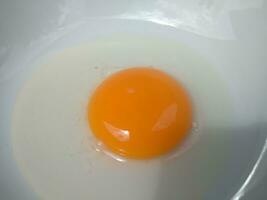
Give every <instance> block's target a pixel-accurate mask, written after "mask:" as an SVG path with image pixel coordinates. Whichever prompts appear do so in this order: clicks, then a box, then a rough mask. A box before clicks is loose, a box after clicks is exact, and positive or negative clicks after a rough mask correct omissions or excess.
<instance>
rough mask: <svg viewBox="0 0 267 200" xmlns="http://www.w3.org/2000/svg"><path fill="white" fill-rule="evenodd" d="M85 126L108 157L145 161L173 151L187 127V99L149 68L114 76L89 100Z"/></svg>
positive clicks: (189, 111)
mask: <svg viewBox="0 0 267 200" xmlns="http://www.w3.org/2000/svg"><path fill="white" fill-rule="evenodd" d="M88 120H89V125H90V127H91V129H92V131H93V133H94V135H95V136H96V137H97V138H98V139H99V140H100V141H101V142H102V143H103V144H104V145H105V146H106V147H107V148H108V149H109V150H110V151H111V152H113V153H116V154H119V155H121V156H125V157H128V158H135V159H148V158H152V157H155V156H159V155H162V154H165V153H167V152H169V151H170V150H172V149H173V148H175V147H176V146H177V145H178V144H179V143H181V142H182V140H183V139H184V138H185V137H186V135H187V134H188V132H189V130H190V128H191V125H192V107H191V103H190V99H189V97H188V95H187V93H186V91H185V89H184V88H183V87H182V86H181V84H180V83H179V82H177V81H176V80H174V79H173V78H172V77H170V76H169V75H167V74H166V73H164V72H162V71H159V70H156V69H153V68H148V67H135V68H129V69H126V70H122V71H119V72H117V73H115V74H113V75H111V76H110V77H108V78H107V79H106V80H104V81H103V82H102V83H101V84H100V85H99V86H98V87H97V88H96V90H95V92H94V93H93V95H92V96H91V98H90V100H89V106H88Z"/></svg>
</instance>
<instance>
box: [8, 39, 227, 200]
mask: <svg viewBox="0 0 267 200" xmlns="http://www.w3.org/2000/svg"><path fill="white" fill-rule="evenodd" d="M132 66H152V67H156V68H159V69H162V70H163V71H166V72H167V73H169V74H171V75H172V76H173V77H175V78H177V79H178V80H180V81H181V82H182V83H183V85H184V86H185V88H186V89H187V90H188V92H189V94H190V95H191V98H192V101H193V106H194V117H195V123H196V124H197V131H196V130H194V133H192V136H191V137H190V138H189V139H188V140H187V141H186V142H185V143H184V145H183V147H181V148H178V149H177V150H176V152H174V153H172V154H170V155H169V156H166V157H164V158H158V159H153V160H149V161H128V162H125V163H119V162H116V161H114V160H113V159H110V158H109V157H108V156H107V155H106V154H103V153H101V152H100V153H99V152H96V151H95V149H94V145H95V141H94V138H93V136H92V133H91V131H90V129H89V127H88V124H87V117H86V114H87V104H88V99H89V97H90V94H91V93H92V91H93V90H94V88H95V87H96V86H97V84H99V83H100V82H101V81H102V80H103V79H104V78H105V77H106V76H108V75H109V74H111V73H113V72H115V71H117V70H120V69H124V68H126V67H132ZM222 108H223V109H222ZM230 121H231V102H230V97H229V94H228V93H227V89H226V86H225V85H224V83H223V81H222V80H221V77H220V76H219V75H218V73H217V72H216V70H215V68H214V67H212V65H210V64H209V63H207V62H206V61H205V60H204V59H202V58H201V57H200V56H198V55H197V54H196V53H194V52H193V51H192V50H190V49H189V48H187V47H185V46H184V45H181V44H179V43H177V42H174V41H170V40H167V39H164V38H153V37H152V38H151V37H150V38H149V37H143V36H132V35H127V36H126V35H124V36H122V35H119V36H113V37H110V38H102V39H98V40H95V41H91V42H88V43H85V44H80V45H78V46H74V47H70V48H68V49H65V50H64V51H62V52H60V53H57V54H55V55H54V56H51V57H50V58H49V59H47V61H46V62H45V63H44V64H43V65H41V66H39V67H38V68H37V69H36V70H35V72H33V74H32V76H31V77H30V79H29V80H28V81H27V82H26V83H25V85H24V86H23V88H22V89H21V91H20V94H19V95H18V98H17V102H16V105H15V108H14V114H13V125H12V129H13V130H12V143H13V149H14V155H15V158H16V160H17V162H18V165H19V167H20V169H21V172H22V173H23V174H24V176H25V177H26V179H27V181H28V183H29V184H30V185H31V186H32V188H33V189H34V190H35V191H36V193H37V194H38V195H39V196H40V197H41V198H43V199H57V200H60V199H64V200H67V199H79V200H82V199H92V200H94V199H96V200H104V199H127V200H131V199H132V200H136V199H139V200H150V199H151V200H152V199H155V196H157V193H158V191H159V188H161V187H164V186H163V185H164V184H167V185H169V184H170V185H171V186H166V187H168V188H170V189H169V190H166V194H165V195H174V198H184V199H194V197H196V196H201V195H203V193H205V191H206V190H207V188H209V187H210V186H211V185H213V184H214V183H215V180H216V175H217V174H218V173H219V172H220V170H221V165H222V164H223V163H225V161H226V159H227V155H228V154H227V152H229V148H231V146H229V145H228V144H227V143H222V142H221V141H219V140H218V141H217V140H216V141H215V140H214V138H216V137H219V138H220V137H226V138H227V136H226V134H224V135H222V134H221V133H224V131H220V129H222V127H227V126H229V124H230ZM215 130H216V131H215ZM211 138H212V139H211ZM181 152H182V153H181ZM214 152H217V153H214ZM218 152H219V153H218ZM222 154H223V156H222ZM218 155H219V156H218ZM166 158H167V159H166ZM169 158H172V159H169ZM200 162H201V163H200ZM214 163H215V164H214ZM207 167H208V168H207ZM171 177H175V178H171ZM203 177H205V178H204V179H203ZM185 180H187V182H186V181H185ZM200 180H201V181H200ZM165 182H166V183H165ZM162 184H163V185H162ZM192 191H194V192H193V193H192ZM161 194H162V192H161ZM165 197H166V196H165ZM166 198H167V197H166ZM162 199H163V197H162ZM167 199H168V198H167ZM169 199H171V198H169Z"/></svg>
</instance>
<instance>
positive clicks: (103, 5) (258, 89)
mask: <svg viewBox="0 0 267 200" xmlns="http://www.w3.org/2000/svg"><path fill="white" fill-rule="evenodd" d="M266 19H267V4H266V3H265V4H264V2H263V1H262V0H247V1H243V2H241V1H237V0H234V1H231V2H229V1H227V0H222V1H208V0H207V1H206V0H203V1H185V0H156V1H155V0H154V1H153V0H147V1H141V0H140V1H130V2H128V1H123V0H112V1H111V0H110V1H104V0H88V1H86V0H76V1H74V0H56V1H36V0H31V1H27V2H25V1H16V2H14V1H3V2H0V198H1V199H4V200H8V199H12V200H15V199H25V200H26V199H27V200H28V199H36V195H35V194H34V192H33V191H32V190H31V189H30V187H29V186H28V184H27V181H25V179H24V177H23V175H22V174H21V172H20V171H19V169H18V166H17V163H16V162H15V160H14V158H13V154H12V144H11V139H10V121H11V116H12V108H13V105H14V103H15V100H16V95H17V93H18V90H19V88H20V87H21V84H22V82H23V81H24V80H25V79H26V78H27V74H28V73H29V71H30V68H31V67H30V66H32V65H33V63H34V60H36V59H38V58H39V57H41V56H42V55H44V54H45V53H46V52H47V51H57V50H59V49H63V48H64V47H66V46H69V45H72V44H76V43H78V42H82V41H85V40H88V39H92V38H95V37H98V36H108V35H110V34H113V33H124V32H125V33H133V34H134V33H141V34H145V35H159V36H163V37H168V38H172V39H175V40H178V41H181V42H183V43H184V44H186V45H188V46H190V47H191V48H193V49H195V50H196V51H197V52H199V53H200V54H201V55H202V56H203V57H205V58H206V59H207V60H208V61H209V62H211V63H212V64H213V65H214V66H215V67H217V68H218V70H219V71H220V73H221V75H222V76H223V77H224V79H225V80H226V82H227V84H228V86H229V88H230V92H231V94H232V97H233V102H234V108H235V111H234V113H235V118H236V121H235V124H236V127H237V130H236V131H237V132H239V133H242V134H238V135H237V136H236V137H235V138H234V141H233V142H236V149H235V151H234V152H233V161H231V162H230V163H231V165H230V166H229V167H228V168H227V172H226V173H227V176H226V175H225V174H222V175H221V180H220V181H219V182H220V184H218V185H217V186H215V187H214V188H211V189H210V191H209V194H208V195H206V196H207V198H206V199H208V200H209V199H210V200H213V199H217V200H220V199H232V200H239V199H253V200H257V199H259V200H260V199H267V192H266V190H265V188H266V185H267V173H266V171H267V153H266V148H267V140H266V138H267V109H266V105H265V104H266V102H267V92H266V85H267V67H266V66H267V60H266V52H267V27H266ZM62 38H63V39H62ZM55 44H56V45H55ZM161 176H162V177H171V176H172V171H164V170H163V171H162V175H161ZM167 180H168V179H167ZM169 180H170V181H169V182H168V185H165V184H166V183H163V182H162V184H161V182H160V181H161V180H160V179H159V185H161V187H160V189H159V190H158V191H157V193H156V195H155V199H163V198H164V197H166V196H167V194H168V193H169V192H170V191H171V192H172V193H173V191H175V187H176V186H175V185H171V178H170V179H169ZM106 181H110V182H111V183H112V180H106ZM88 187H90V186H88ZM170 188H171V189H170ZM192 192H194V191H192ZM151 200H152V199H151ZM186 200H187V199H186ZM192 200H194V199H192Z"/></svg>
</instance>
